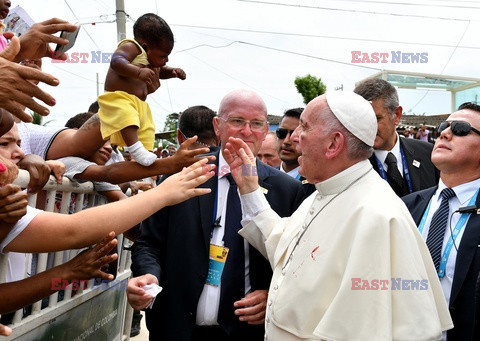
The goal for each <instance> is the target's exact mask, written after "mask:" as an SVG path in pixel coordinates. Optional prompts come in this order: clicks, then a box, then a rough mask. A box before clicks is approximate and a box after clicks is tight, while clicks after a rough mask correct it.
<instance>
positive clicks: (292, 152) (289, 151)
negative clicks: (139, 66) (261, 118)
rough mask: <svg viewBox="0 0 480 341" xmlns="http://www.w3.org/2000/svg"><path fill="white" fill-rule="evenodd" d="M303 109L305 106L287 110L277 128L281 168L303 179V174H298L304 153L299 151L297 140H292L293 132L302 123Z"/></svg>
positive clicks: (293, 176)
mask: <svg viewBox="0 0 480 341" xmlns="http://www.w3.org/2000/svg"><path fill="white" fill-rule="evenodd" d="M302 111H303V108H294V109H289V110H287V111H285V113H284V114H283V118H282V121H281V122H280V125H279V126H278V128H277V130H276V134H277V149H278V155H279V156H280V159H281V160H282V164H281V165H280V170H281V171H282V172H285V173H287V174H288V175H290V176H291V177H292V178H295V179H297V180H301V179H300V177H301V176H300V174H298V167H299V164H298V157H299V156H300V155H302V154H301V153H299V152H298V151H297V149H296V148H297V141H293V140H292V134H293V131H294V130H295V128H297V127H298V125H299V123H300V115H301V114H302ZM302 180H303V179H302Z"/></svg>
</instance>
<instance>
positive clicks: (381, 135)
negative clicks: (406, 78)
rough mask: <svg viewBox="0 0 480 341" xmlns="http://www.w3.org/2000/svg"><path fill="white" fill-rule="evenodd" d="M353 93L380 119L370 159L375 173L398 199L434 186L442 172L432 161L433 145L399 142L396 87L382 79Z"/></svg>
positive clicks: (368, 82) (367, 82) (399, 109)
mask: <svg viewBox="0 0 480 341" xmlns="http://www.w3.org/2000/svg"><path fill="white" fill-rule="evenodd" d="M353 91H354V92H355V93H357V94H359V95H360V96H362V97H363V98H365V99H366V100H367V101H370V102H371V103H372V106H373V110H374V111H375V115H376V116H377V123H378V130H377V136H376V138H375V143H374V145H373V148H374V155H372V156H371V157H370V163H371V164H372V166H373V169H375V171H376V172H377V173H378V174H380V176H381V177H382V178H383V179H384V180H386V181H387V182H388V184H389V185H390V187H391V188H392V189H393V190H394V191H395V193H396V194H397V195H398V196H399V197H402V196H404V195H407V194H409V193H412V192H415V191H419V190H421V189H425V188H429V187H432V186H435V185H436V184H437V182H438V179H439V172H438V170H437V169H436V168H435V166H434V165H433V164H432V162H431V160H430V155H431V152H432V144H431V143H428V142H424V141H420V140H416V139H406V138H400V137H399V135H398V134H397V132H396V126H397V124H398V123H400V120H401V118H402V107H401V106H400V105H399V101H398V93H397V90H396V89H395V87H394V86H393V85H391V84H390V83H389V82H387V81H385V80H383V79H379V78H369V79H366V80H364V81H362V82H360V83H358V84H357V85H356V87H355V89H354V90H353Z"/></svg>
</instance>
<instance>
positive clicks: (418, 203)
mask: <svg viewBox="0 0 480 341" xmlns="http://www.w3.org/2000/svg"><path fill="white" fill-rule="evenodd" d="M436 190H437V187H432V188H429V189H428V190H424V191H421V192H420V193H418V194H417V195H418V198H415V203H414V205H413V208H411V209H410V214H411V215H412V217H413V220H415V224H416V225H417V227H418V225H420V220H422V217H423V214H424V213H425V210H426V209H427V206H428V203H429V202H430V199H432V196H433V194H434V193H435V191H436ZM413 195H414V194H413Z"/></svg>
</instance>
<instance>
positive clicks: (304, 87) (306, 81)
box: [295, 74, 327, 105]
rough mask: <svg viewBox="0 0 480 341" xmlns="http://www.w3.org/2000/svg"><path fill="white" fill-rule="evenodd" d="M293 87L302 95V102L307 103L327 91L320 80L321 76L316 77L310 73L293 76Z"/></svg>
mask: <svg viewBox="0 0 480 341" xmlns="http://www.w3.org/2000/svg"><path fill="white" fill-rule="evenodd" d="M295 87H296V88H297V91H298V93H299V94H300V95H302V97H303V103H304V104H305V105H307V104H308V102H310V101H311V100H312V99H314V98H315V97H317V96H320V95H323V94H324V93H325V91H327V86H326V85H325V84H324V83H323V82H322V79H321V78H317V77H315V76H312V75H310V74H308V75H306V76H304V77H297V78H295Z"/></svg>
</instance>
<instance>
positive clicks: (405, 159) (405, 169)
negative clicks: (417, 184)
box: [375, 146, 413, 193]
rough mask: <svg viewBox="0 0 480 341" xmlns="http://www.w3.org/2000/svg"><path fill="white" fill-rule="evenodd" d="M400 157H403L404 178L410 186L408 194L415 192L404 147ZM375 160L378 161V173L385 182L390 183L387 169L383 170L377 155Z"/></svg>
mask: <svg viewBox="0 0 480 341" xmlns="http://www.w3.org/2000/svg"><path fill="white" fill-rule="evenodd" d="M400 155H401V157H402V168H403V177H404V178H405V180H406V181H407V186H408V193H412V192H413V187H412V179H411V178H410V171H409V170H408V167H407V166H408V165H407V158H406V157H405V153H404V152H403V148H402V146H400ZM375 160H376V161H377V166H378V171H379V172H380V176H381V177H382V178H383V180H385V181H388V179H387V173H386V172H385V169H384V168H383V164H382V162H380V160H379V159H378V157H377V156H376V155H375Z"/></svg>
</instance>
